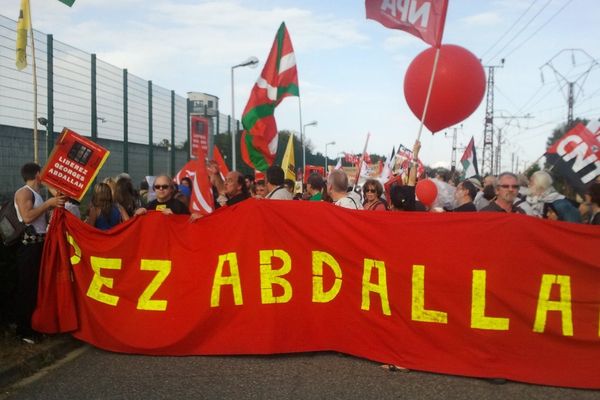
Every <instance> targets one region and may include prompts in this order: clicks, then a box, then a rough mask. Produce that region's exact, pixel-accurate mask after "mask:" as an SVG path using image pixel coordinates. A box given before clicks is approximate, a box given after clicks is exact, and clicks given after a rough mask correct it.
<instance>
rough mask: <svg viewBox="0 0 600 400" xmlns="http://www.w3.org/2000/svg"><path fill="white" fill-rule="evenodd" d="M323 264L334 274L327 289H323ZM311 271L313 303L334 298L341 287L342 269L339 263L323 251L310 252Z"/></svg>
mask: <svg viewBox="0 0 600 400" xmlns="http://www.w3.org/2000/svg"><path fill="white" fill-rule="evenodd" d="M323 265H327V266H328V267H329V268H330V269H331V270H332V271H333V274H334V276H335V281H334V283H333V286H332V287H331V289H329V291H327V292H325V291H324V289H323ZM312 272H313V296H312V301H313V303H328V302H330V301H331V300H333V299H334V298H335V296H337V295H338V293H339V292H340V289H341V288H342V269H341V268H340V264H339V263H338V262H337V261H336V259H335V258H333V256H332V255H331V254H329V253H326V252H324V251H313V252H312Z"/></svg>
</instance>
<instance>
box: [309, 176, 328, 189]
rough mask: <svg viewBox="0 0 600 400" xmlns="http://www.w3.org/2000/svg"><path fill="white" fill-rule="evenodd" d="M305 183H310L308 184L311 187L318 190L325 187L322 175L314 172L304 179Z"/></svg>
mask: <svg viewBox="0 0 600 400" xmlns="http://www.w3.org/2000/svg"><path fill="white" fill-rule="evenodd" d="M306 183H307V184H310V186H312V187H313V189H315V190H318V191H321V190H323V188H324V187H325V180H324V179H323V177H322V176H321V175H319V174H315V173H312V174H310V175H309V177H308V179H307V180H306Z"/></svg>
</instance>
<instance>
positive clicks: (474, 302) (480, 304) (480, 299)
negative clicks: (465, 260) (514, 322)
mask: <svg viewBox="0 0 600 400" xmlns="http://www.w3.org/2000/svg"><path fill="white" fill-rule="evenodd" d="M485 281H486V271H485V270H478V269H476V270H473V286H472V288H471V328H475V329H489V330H495V331H507V330H508V326H509V323H510V320H509V319H508V318H497V317H487V316H486V315H485V283H486V282H485Z"/></svg>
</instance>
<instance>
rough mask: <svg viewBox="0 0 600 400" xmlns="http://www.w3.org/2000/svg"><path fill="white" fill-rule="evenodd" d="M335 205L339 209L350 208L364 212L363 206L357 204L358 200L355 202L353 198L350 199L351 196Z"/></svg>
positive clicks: (343, 198) (345, 197)
mask: <svg viewBox="0 0 600 400" xmlns="http://www.w3.org/2000/svg"><path fill="white" fill-rule="evenodd" d="M333 204H335V205H336V206H339V207H344V208H350V209H352V210H362V209H363V206H362V204H360V203H359V202H357V201H356V200H354V199H353V198H352V197H349V196H344V197H342V198H341V199H339V200H338V201H336V202H335V203H333Z"/></svg>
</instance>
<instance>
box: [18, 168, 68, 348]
mask: <svg viewBox="0 0 600 400" xmlns="http://www.w3.org/2000/svg"><path fill="white" fill-rule="evenodd" d="M41 170H42V168H41V167H40V166H39V165H38V164H36V163H27V164H25V165H23V167H21V176H22V177H23V180H24V181H25V185H24V186H23V187H21V188H20V189H19V190H17V191H16V193H15V201H14V206H15V208H16V211H17V216H18V218H19V221H21V222H23V223H24V224H25V225H27V229H26V230H25V233H24V235H23V238H22V240H21V242H20V243H19V245H18V247H17V250H16V264H17V287H16V294H15V302H16V318H17V321H16V322H17V335H18V336H20V337H21V339H22V340H23V341H24V342H26V343H29V344H34V343H35V342H36V339H37V336H38V335H37V333H36V332H35V331H34V330H33V329H32V328H31V316H32V315H33V310H34V309H35V305H36V301H37V289H38V277H39V273H40V263H41V260H42V250H43V248H44V238H45V236H46V229H47V225H48V222H47V218H46V213H47V212H48V211H49V210H50V209H52V208H54V207H63V206H64V204H65V202H66V200H67V198H66V197H65V196H64V195H62V194H59V195H57V196H55V197H51V198H49V199H48V200H46V201H44V199H43V198H42V196H41V195H40V189H41V186H42V183H41V179H40V172H41Z"/></svg>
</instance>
